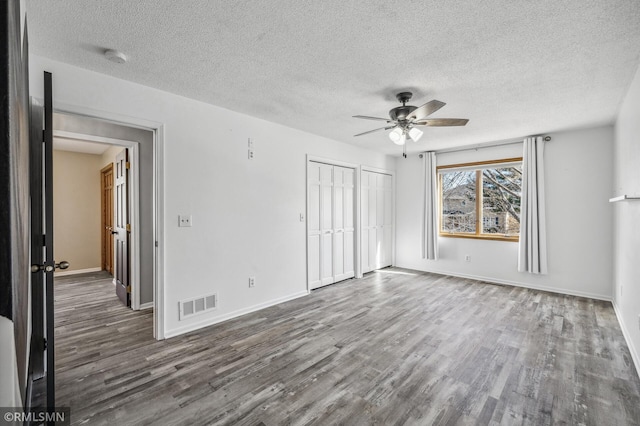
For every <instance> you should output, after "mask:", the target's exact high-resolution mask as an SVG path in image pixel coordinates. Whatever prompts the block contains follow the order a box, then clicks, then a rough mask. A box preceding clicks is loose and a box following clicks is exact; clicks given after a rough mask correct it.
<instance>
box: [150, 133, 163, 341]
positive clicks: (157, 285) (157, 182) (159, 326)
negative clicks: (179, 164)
mask: <svg viewBox="0 0 640 426" xmlns="http://www.w3.org/2000/svg"><path fill="white" fill-rule="evenodd" d="M153 152H154V158H153V205H154V208H155V214H154V218H153V229H154V234H155V246H156V250H155V256H154V268H153V274H154V275H153V282H154V286H153V303H154V309H153V319H154V322H153V337H155V338H156V339H157V340H163V339H164V338H165V327H166V325H165V315H164V313H165V309H166V306H165V304H164V300H165V297H164V296H165V287H164V274H165V270H164V265H165V262H164V124H158V125H156V127H155V131H154V132H153Z"/></svg>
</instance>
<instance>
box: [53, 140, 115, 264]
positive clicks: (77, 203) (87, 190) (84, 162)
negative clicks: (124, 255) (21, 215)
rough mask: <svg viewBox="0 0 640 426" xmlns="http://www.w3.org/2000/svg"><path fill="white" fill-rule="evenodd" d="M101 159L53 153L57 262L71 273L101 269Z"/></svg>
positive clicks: (79, 154)
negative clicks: (66, 267) (65, 264)
mask: <svg viewBox="0 0 640 426" xmlns="http://www.w3.org/2000/svg"><path fill="white" fill-rule="evenodd" d="M102 161H103V160H102V156H100V155H93V154H83V153H77V152H68V151H57V150H55V151H53V229H54V241H53V245H54V254H55V258H56V261H58V262H59V261H61V260H66V261H68V262H70V263H71V266H70V267H69V269H68V270H69V271H74V270H75V271H77V270H81V269H90V268H100V267H101V266H102V265H101V263H102V258H101V241H100V169H101V168H102Z"/></svg>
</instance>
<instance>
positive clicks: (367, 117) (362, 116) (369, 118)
mask: <svg viewBox="0 0 640 426" xmlns="http://www.w3.org/2000/svg"><path fill="white" fill-rule="evenodd" d="M353 118H363V119H365V120H378V121H386V122H387V123H391V122H392V121H391V120H389V119H388V118H380V117H369V116H368V115H354V116H353Z"/></svg>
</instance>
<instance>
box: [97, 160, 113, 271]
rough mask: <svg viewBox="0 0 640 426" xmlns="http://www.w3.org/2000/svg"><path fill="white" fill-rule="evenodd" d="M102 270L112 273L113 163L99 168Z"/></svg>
mask: <svg viewBox="0 0 640 426" xmlns="http://www.w3.org/2000/svg"><path fill="white" fill-rule="evenodd" d="M100 211H101V217H102V219H101V229H102V270H103V271H107V272H108V273H110V274H111V275H113V234H112V231H113V163H111V164H109V165H108V166H106V167H105V168H103V169H102V170H100Z"/></svg>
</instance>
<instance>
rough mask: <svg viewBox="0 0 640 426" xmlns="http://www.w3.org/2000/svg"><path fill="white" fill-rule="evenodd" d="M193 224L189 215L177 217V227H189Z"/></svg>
mask: <svg viewBox="0 0 640 426" xmlns="http://www.w3.org/2000/svg"><path fill="white" fill-rule="evenodd" d="M192 224H193V217H192V216H191V215H190V214H189V215H183V214H181V215H179V216H178V226H179V227H181V228H182V227H191V225H192Z"/></svg>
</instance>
